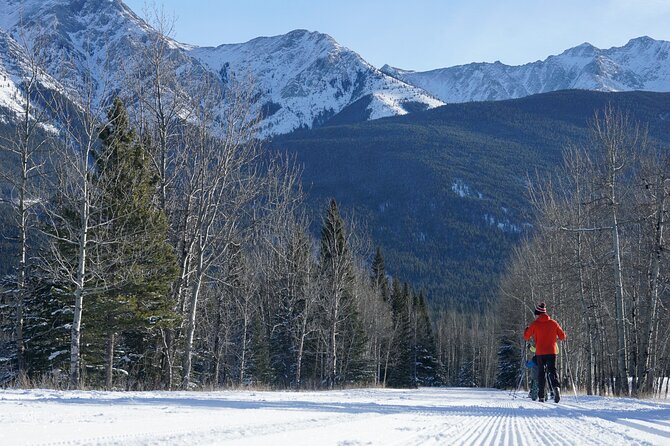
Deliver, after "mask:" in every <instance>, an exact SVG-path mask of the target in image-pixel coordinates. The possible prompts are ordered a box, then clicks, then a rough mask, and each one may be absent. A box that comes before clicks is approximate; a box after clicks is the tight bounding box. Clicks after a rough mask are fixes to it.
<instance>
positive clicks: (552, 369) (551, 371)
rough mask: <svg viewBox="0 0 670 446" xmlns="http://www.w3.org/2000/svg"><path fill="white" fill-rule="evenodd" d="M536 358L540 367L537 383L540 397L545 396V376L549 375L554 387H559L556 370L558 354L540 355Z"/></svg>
mask: <svg viewBox="0 0 670 446" xmlns="http://www.w3.org/2000/svg"><path fill="white" fill-rule="evenodd" d="M536 358H537V365H538V368H539V369H540V372H539V376H538V383H537V384H538V385H537V387H538V395H539V396H540V398H544V387H545V385H546V380H545V376H547V375H548V376H549V381H550V383H549V384H550V385H551V387H552V389H553V388H556V387H559V384H558V373H557V372H556V355H538V356H536Z"/></svg>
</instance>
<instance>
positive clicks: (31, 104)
mask: <svg viewBox="0 0 670 446" xmlns="http://www.w3.org/2000/svg"><path fill="white" fill-rule="evenodd" d="M20 39H21V42H20V47H17V48H16V49H15V50H16V51H17V52H19V53H20V54H22V55H23V56H24V57H25V58H24V59H23V62H24V63H23V64H21V67H20V68H21V71H22V77H21V79H20V80H21V83H20V94H21V96H20V103H21V110H20V113H18V116H17V118H18V122H17V124H18V125H17V126H16V134H15V135H13V136H12V137H8V138H7V137H2V138H0V150H2V151H5V152H7V153H9V154H10V155H11V156H12V157H14V158H15V159H16V160H17V161H18V170H17V171H14V170H13V169H12V171H6V170H5V169H2V171H0V176H1V177H2V178H3V179H4V180H5V181H7V183H8V184H9V185H10V186H11V188H12V196H11V197H10V198H9V202H10V205H11V208H12V209H13V211H14V214H15V217H16V221H17V228H18V262H17V267H16V286H15V289H14V294H15V297H14V312H15V323H14V336H15V342H16V365H17V371H18V373H19V374H22V373H24V372H25V339H24V333H23V332H24V302H25V297H26V296H25V291H26V280H27V276H28V267H29V265H28V250H29V240H28V238H29V232H31V230H32V229H33V228H34V224H35V220H34V218H33V216H32V214H33V211H34V208H35V206H36V204H37V202H38V200H39V197H38V196H37V188H38V187H39V186H38V184H37V182H38V181H39V177H41V176H42V174H43V172H42V171H43V169H42V167H43V164H44V159H45V153H44V148H45V146H46V145H47V143H48V141H49V139H50V135H49V133H50V130H48V129H47V125H48V110H49V108H48V105H47V102H48V99H47V97H48V95H43V94H44V93H46V92H44V91H43V89H44V88H45V86H44V85H43V84H42V82H44V81H45V78H46V73H45V72H44V70H43V53H42V48H41V47H40V44H39V38H37V39H33V40H32V41H30V40H29V39H28V38H27V36H25V35H24V34H23V33H21V34H20ZM9 43H10V44H11V43H13V42H9ZM40 99H42V101H41V102H42V104H39V102H40Z"/></svg>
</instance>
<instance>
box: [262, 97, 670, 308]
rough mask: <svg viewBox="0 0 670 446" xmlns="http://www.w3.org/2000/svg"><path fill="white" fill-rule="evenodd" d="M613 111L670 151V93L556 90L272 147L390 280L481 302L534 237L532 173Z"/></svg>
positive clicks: (308, 134)
mask: <svg viewBox="0 0 670 446" xmlns="http://www.w3.org/2000/svg"><path fill="white" fill-rule="evenodd" d="M608 103H611V104H613V105H614V106H616V107H619V108H621V109H623V110H628V111H630V112H631V113H632V114H633V117H634V118H635V119H637V120H639V121H641V122H644V123H648V124H649V128H650V132H651V134H652V135H653V136H654V137H655V138H657V139H658V140H660V141H663V142H665V143H670V94H667V93H643V92H632V93H600V92H589V91H561V92H555V93H547V94H542V95H536V96H530V97H527V98H523V99H517V100H510V101H500V102H475V103H467V104H450V105H446V106H443V107H439V108H436V109H434V110H428V111H426V112H421V113H414V114H410V115H407V116H401V117H393V118H386V119H380V120H377V121H370V122H364V123H354V124H342V125H333V126H326V127H322V128H319V129H314V130H311V131H302V132H295V133H292V134H289V135H284V136H282V137H277V138H275V139H274V140H273V141H272V147H274V148H275V149H276V150H288V151H289V152H290V153H292V154H294V155H295V156H296V157H297V161H298V162H299V163H300V164H302V165H303V166H304V172H303V182H304V187H305V189H306V190H307V191H308V193H309V197H310V200H311V204H312V206H313V208H314V209H315V212H320V211H321V209H322V208H323V207H324V206H325V204H326V203H327V199H328V198H329V197H335V198H336V199H337V200H338V201H340V202H341V208H342V209H344V210H347V211H348V212H349V214H350V215H352V214H353V215H354V216H355V217H356V218H357V219H359V220H363V221H364V222H365V223H366V225H367V227H368V228H369V233H370V235H371V236H372V239H373V240H374V242H375V243H377V244H379V245H381V246H382V247H383V249H384V254H385V256H386V260H387V262H386V265H387V268H388V269H389V271H390V272H391V273H392V274H397V275H398V276H400V277H403V278H406V279H408V280H410V281H411V282H412V283H414V284H416V285H417V286H421V287H424V288H425V289H426V290H427V291H428V293H429V296H430V297H431V298H432V299H433V301H434V302H443V303H446V302H450V301H455V302H468V301H470V302H481V301H485V300H486V298H487V297H489V296H491V295H492V294H494V293H495V292H496V290H497V288H496V287H497V283H498V277H499V275H500V274H501V272H502V268H503V263H504V260H505V258H506V257H507V256H508V255H509V254H510V252H511V248H512V247H513V246H514V245H515V244H516V243H518V241H519V239H520V237H522V236H523V235H524V233H526V232H527V231H528V230H529V229H532V226H531V224H532V221H531V220H530V217H529V206H528V201H527V198H526V182H527V178H528V175H530V176H531V177H534V176H535V172H536V171H537V172H538V173H539V175H541V176H542V175H544V174H546V173H547V172H550V171H552V170H553V169H555V168H556V167H557V166H558V165H559V164H560V163H561V160H562V150H563V148H564V147H565V145H566V144H567V143H568V142H570V141H575V142H579V141H583V140H585V138H586V135H587V127H588V122H589V120H591V119H592V118H593V115H594V112H595V110H601V109H603V108H604V107H605V106H606V105H607V104H608ZM316 215H320V214H316Z"/></svg>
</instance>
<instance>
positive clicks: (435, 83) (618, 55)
mask: <svg viewBox="0 0 670 446" xmlns="http://www.w3.org/2000/svg"><path fill="white" fill-rule="evenodd" d="M382 71H384V72H385V73H387V74H389V75H392V76H394V77H396V78H398V79H401V80H403V81H405V82H407V83H410V84H412V85H415V86H417V87H420V88H422V89H424V90H426V91H428V92H430V93H431V94H433V95H434V96H436V97H438V98H440V99H441V100H442V101H444V102H448V103H455V102H469V101H487V100H503V99H512V98H520V97H523V96H528V95H532V94H537V93H545V92H550V91H557V90H565V89H583V90H596V91H632V90H645V91H658V92H667V91H670V42H666V41H661V40H654V39H651V38H649V37H640V38H637V39H632V40H631V41H629V42H628V43H627V44H626V45H625V46H623V47H614V48H610V49H604V50H603V49H599V48H596V47H594V46H593V45H590V44H588V43H584V44H582V45H579V46H577V47H575V48H571V49H568V50H566V51H564V52H563V53H561V54H560V55H557V56H549V57H548V58H547V59H545V60H543V61H537V62H533V63H529V64H525V65H521V66H509V65H505V64H502V63H500V62H495V63H473V64H468V65H460V66H456V67H451V68H442V69H438V70H432V71H426V72H413V71H405V70H400V69H397V68H392V67H389V66H388V65H386V66H384V67H383V68H382Z"/></svg>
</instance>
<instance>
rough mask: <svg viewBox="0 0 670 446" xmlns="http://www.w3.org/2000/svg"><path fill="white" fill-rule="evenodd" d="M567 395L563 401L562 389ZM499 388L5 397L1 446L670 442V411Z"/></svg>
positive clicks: (0, 411)
mask: <svg viewBox="0 0 670 446" xmlns="http://www.w3.org/2000/svg"><path fill="white" fill-rule="evenodd" d="M566 393H567V392H566ZM524 396H525V395H523V394H519V395H517V398H512V397H511V396H510V395H509V393H508V392H503V391H497V390H491V389H427V388H422V389H418V390H390V389H360V390H347V391H333V392H248V391H244V392H243V391H224V392H60V391H48V390H2V391H0V444H2V445H10V444H11V445H24V444H25V445H33V444H42V445H65V444H67V445H116V444H119V445H172V444H175V445H177V444H198V445H207V444H210V445H214V444H226V445H268V444H269V445H272V446H279V445H291V446H294V445H313V444H319V445H363V444H365V445H537V444H543V445H607V446H616V445H636V444H638V445H668V444H670V402H668V401H665V400H648V401H644V400H642V401H640V400H633V399H615V398H600V397H586V396H580V397H578V398H575V397H574V396H572V395H569V394H565V395H563V397H562V399H561V403H559V404H555V403H553V402H546V403H539V402H533V401H531V400H530V399H528V398H525V397H524Z"/></svg>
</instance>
